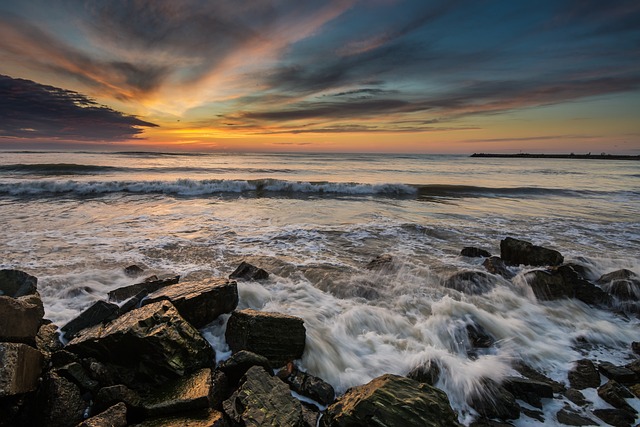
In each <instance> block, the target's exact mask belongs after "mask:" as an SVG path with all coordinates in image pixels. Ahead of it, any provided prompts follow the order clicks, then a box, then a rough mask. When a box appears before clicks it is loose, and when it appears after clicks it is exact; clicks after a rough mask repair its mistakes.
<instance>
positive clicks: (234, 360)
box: [217, 350, 273, 388]
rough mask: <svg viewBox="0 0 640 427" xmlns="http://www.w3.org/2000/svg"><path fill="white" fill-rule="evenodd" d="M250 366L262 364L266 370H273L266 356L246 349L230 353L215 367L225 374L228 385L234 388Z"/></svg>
mask: <svg viewBox="0 0 640 427" xmlns="http://www.w3.org/2000/svg"><path fill="white" fill-rule="evenodd" d="M252 366H262V367H263V368H264V369H265V370H266V371H267V372H271V371H272V370H273V369H272V368H271V364H269V361H268V360H267V358H266V357H264V356H260V355H259V354H256V353H252V352H250V351H246V350H240V351H238V352H237V353H234V354H232V355H231V357H230V358H228V359H227V360H225V361H222V362H220V364H219V365H218V368H217V369H218V370H219V371H221V372H223V373H224V374H225V376H226V377H227V381H228V384H229V386H230V387H232V388H235V387H237V386H238V383H239V382H240V379H241V378H242V377H243V376H244V374H245V373H246V372H247V371H248V370H249V368H251V367H252Z"/></svg>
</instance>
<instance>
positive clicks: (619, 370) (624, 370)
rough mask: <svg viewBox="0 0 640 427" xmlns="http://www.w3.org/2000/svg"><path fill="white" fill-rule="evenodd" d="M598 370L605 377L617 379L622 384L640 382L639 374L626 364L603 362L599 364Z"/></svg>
mask: <svg viewBox="0 0 640 427" xmlns="http://www.w3.org/2000/svg"><path fill="white" fill-rule="evenodd" d="M628 366H629V365H628ZM598 370H599V371H600V373H601V374H602V375H604V376H605V377H607V378H609V379H612V380H616V381H618V382H619V383H622V384H634V383H636V382H638V374H637V373H636V372H635V371H633V370H632V369H630V368H629V367H626V366H616V365H614V364H613V363H611V362H602V363H600V364H599V365H598Z"/></svg>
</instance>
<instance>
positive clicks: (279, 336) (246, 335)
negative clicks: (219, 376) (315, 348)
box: [225, 309, 306, 367]
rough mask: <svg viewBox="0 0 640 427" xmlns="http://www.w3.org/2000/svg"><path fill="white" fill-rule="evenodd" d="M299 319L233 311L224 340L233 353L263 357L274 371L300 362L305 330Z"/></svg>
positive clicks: (251, 311)
mask: <svg viewBox="0 0 640 427" xmlns="http://www.w3.org/2000/svg"><path fill="white" fill-rule="evenodd" d="M303 323H304V322H303V320H302V319H301V318H299V317H295V316H288V315H286V314H281V313H270V312H266V311H257V310H252V309H246V310H239V311H234V312H233V313H232V314H231V317H230V318H229V321H228V323H227V331H226V333H225V338H226V340H227V344H229V347H230V348H231V350H232V351H233V352H234V353H235V352H237V351H240V350H248V351H250V352H253V353H256V354H259V355H261V356H264V357H266V358H267V360H269V363H270V364H271V366H273V367H280V366H283V365H285V364H286V363H287V362H289V361H291V360H294V359H299V358H301V357H302V353H303V352H304V346H305V340H306V329H305V328H304V324H303Z"/></svg>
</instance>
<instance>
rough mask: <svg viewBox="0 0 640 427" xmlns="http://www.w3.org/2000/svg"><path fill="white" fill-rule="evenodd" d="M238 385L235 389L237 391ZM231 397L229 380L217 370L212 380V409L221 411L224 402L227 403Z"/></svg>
mask: <svg viewBox="0 0 640 427" xmlns="http://www.w3.org/2000/svg"><path fill="white" fill-rule="evenodd" d="M236 388H237V384H236V385H235V386H234V387H233V389H234V390H235V389H236ZM230 395H231V387H229V380H228V379H227V376H226V375H225V374H224V372H222V371H218V370H215V371H214V372H213V374H212V378H211V394H210V396H209V397H210V399H211V407H212V408H215V409H218V410H221V409H222V402H223V401H225V400H226V399H227V398H228V397H229V396H230Z"/></svg>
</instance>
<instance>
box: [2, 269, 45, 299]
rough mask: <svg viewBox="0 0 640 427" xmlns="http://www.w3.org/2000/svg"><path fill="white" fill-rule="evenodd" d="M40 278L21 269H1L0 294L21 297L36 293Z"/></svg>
mask: <svg viewBox="0 0 640 427" xmlns="http://www.w3.org/2000/svg"><path fill="white" fill-rule="evenodd" d="M37 289H38V278H37V277H35V276H32V275H30V274H27V273H25V272H24V271H20V270H0V295H6V296H10V297H13V298H19V297H23V296H26V295H31V294H34V293H35V292H36V291H37Z"/></svg>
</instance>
